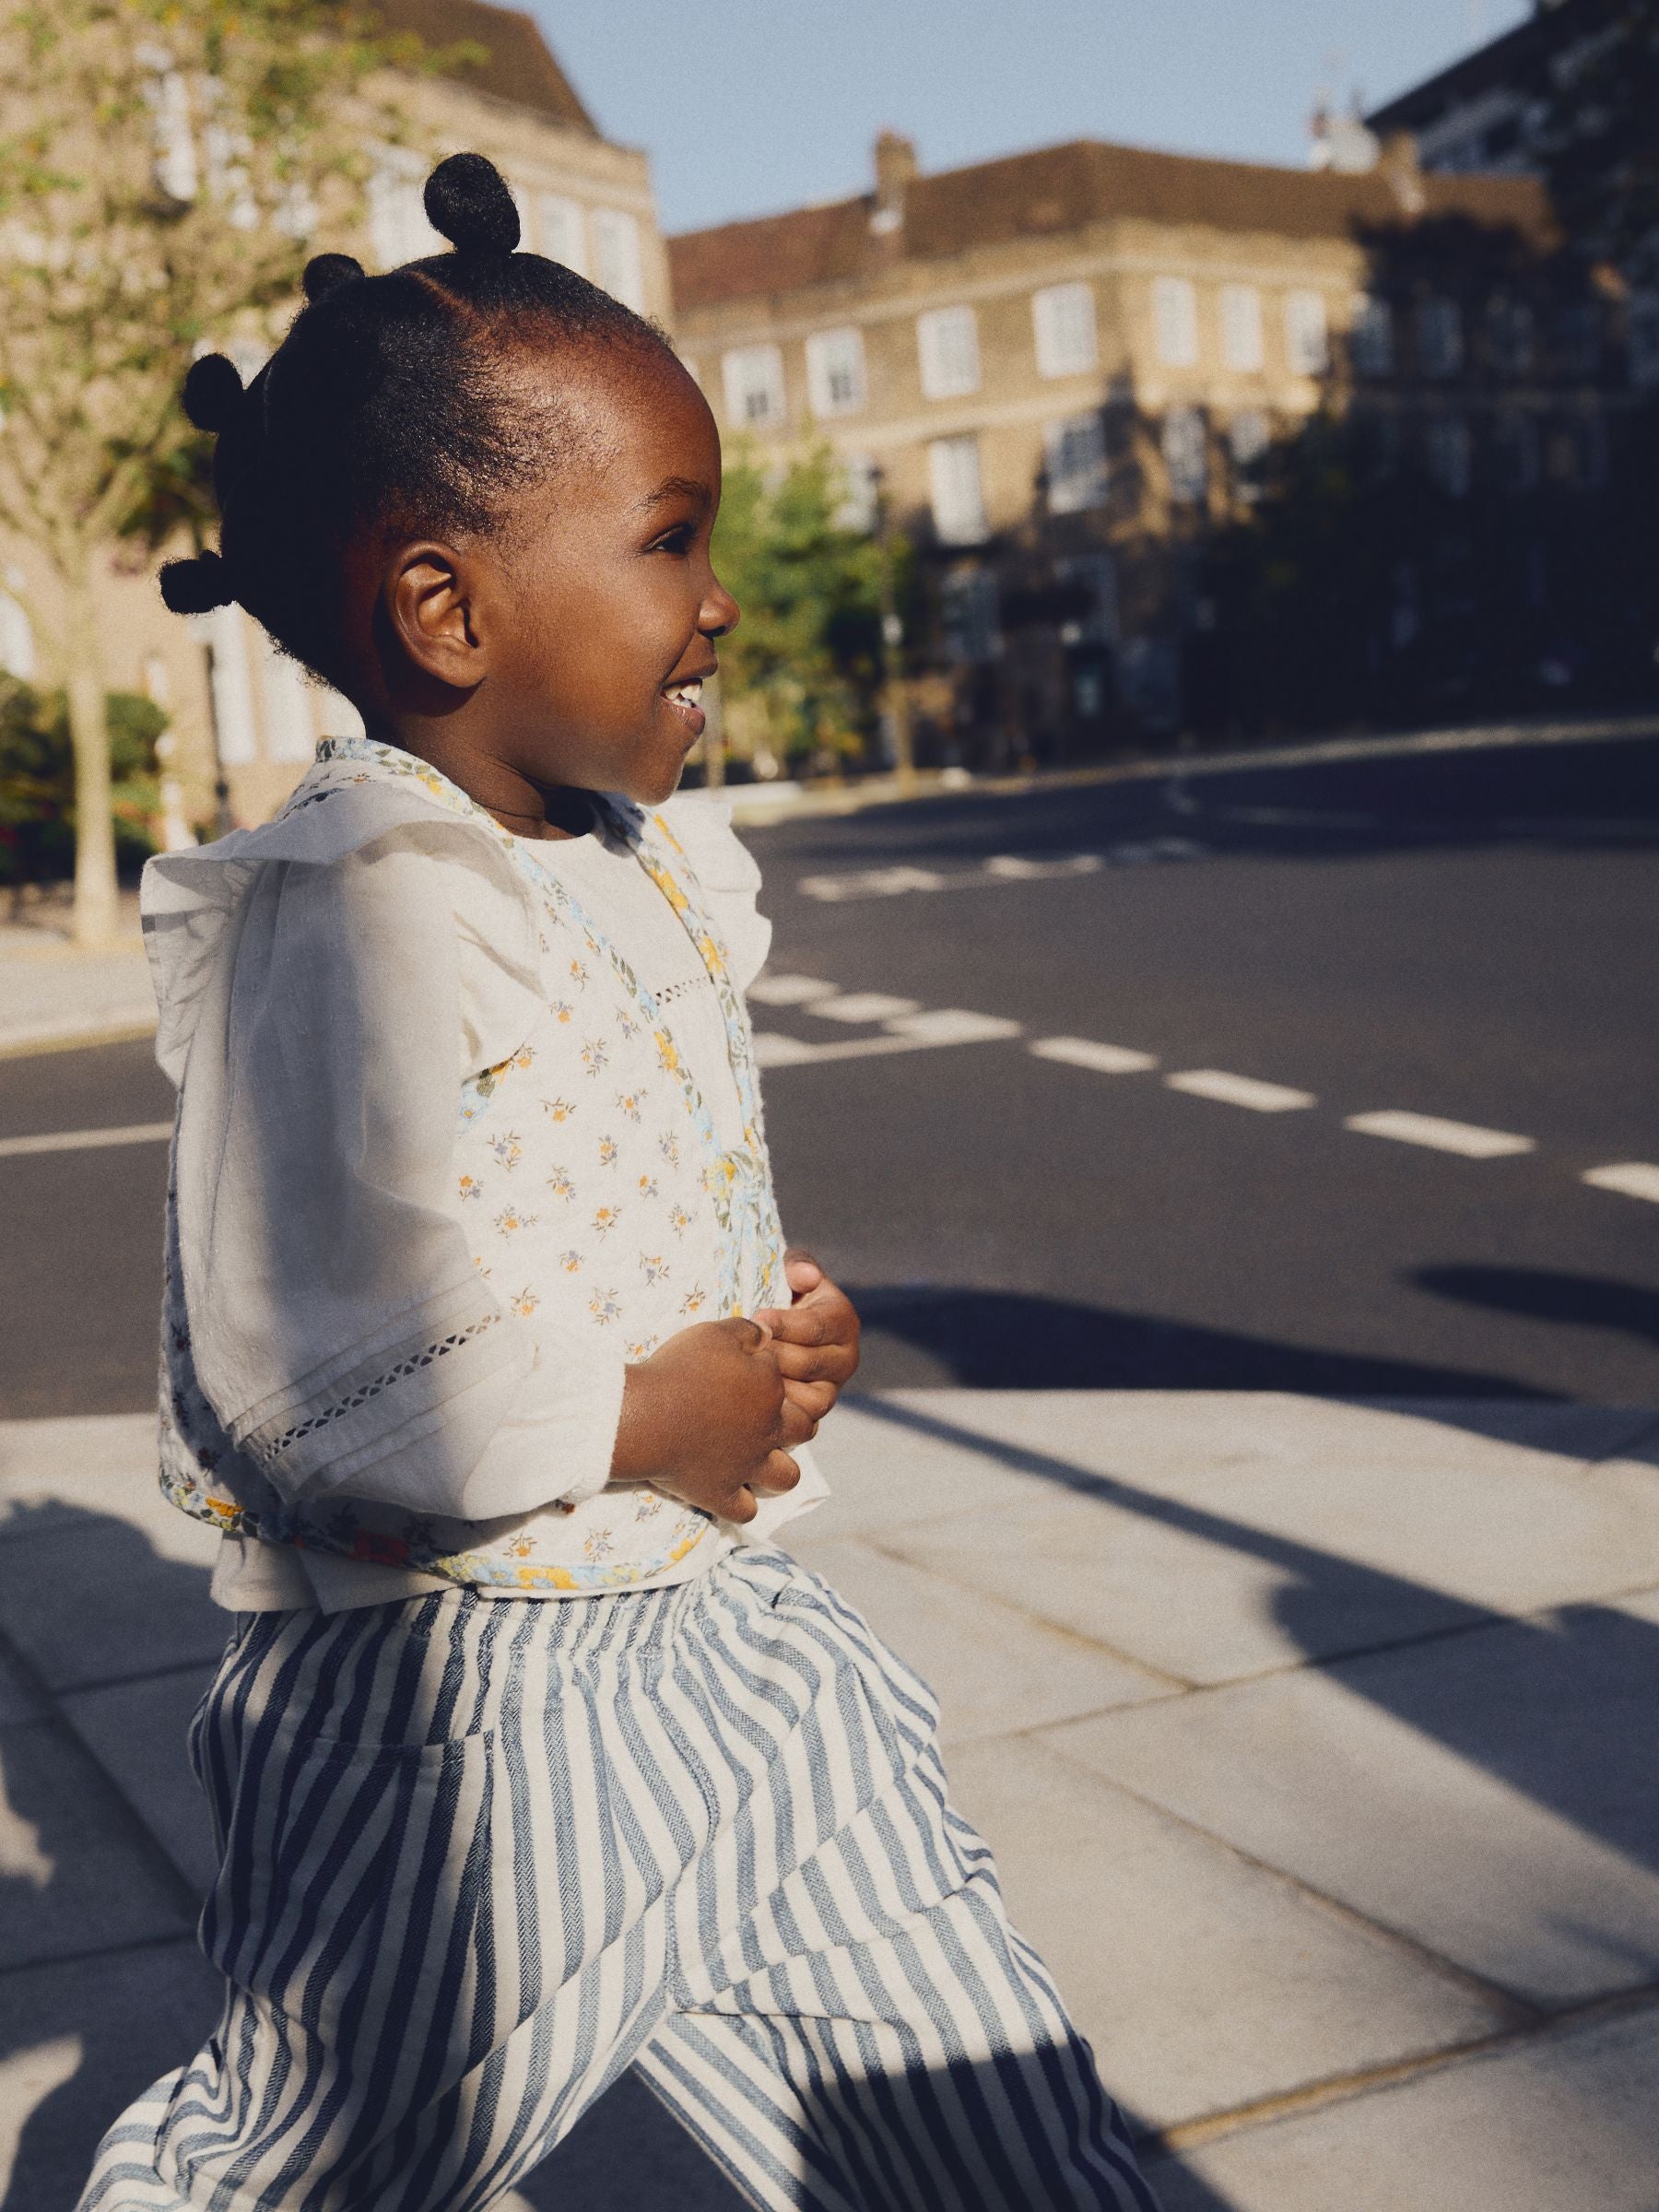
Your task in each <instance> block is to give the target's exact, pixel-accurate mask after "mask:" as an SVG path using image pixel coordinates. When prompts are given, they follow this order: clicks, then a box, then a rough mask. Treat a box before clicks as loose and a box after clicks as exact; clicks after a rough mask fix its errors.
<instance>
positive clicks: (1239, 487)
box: [1227, 407, 1272, 500]
mask: <svg viewBox="0 0 1659 2212" xmlns="http://www.w3.org/2000/svg"><path fill="white" fill-rule="evenodd" d="M1271 442H1272V440H1271V435H1270V432H1269V430H1268V428H1267V418H1266V416H1265V415H1264V414H1263V412H1262V410H1261V409H1260V407H1247V408H1246V409H1245V410H1244V412H1243V414H1241V415H1235V416H1234V417H1233V418H1232V420H1231V422H1230V423H1229V424H1228V426H1227V444H1228V450H1229V452H1230V453H1231V455H1232V465H1233V488H1234V489H1235V490H1236V491H1237V493H1238V495H1239V497H1240V498H1241V500H1253V499H1257V498H1259V497H1260V495H1261V484H1260V482H1259V481H1258V470H1259V465H1260V464H1261V463H1262V462H1263V461H1264V460H1265V458H1266V455H1267V448H1268V446H1269V444H1270V443H1271Z"/></svg>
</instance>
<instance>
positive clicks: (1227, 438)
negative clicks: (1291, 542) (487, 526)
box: [668, 135, 1623, 762]
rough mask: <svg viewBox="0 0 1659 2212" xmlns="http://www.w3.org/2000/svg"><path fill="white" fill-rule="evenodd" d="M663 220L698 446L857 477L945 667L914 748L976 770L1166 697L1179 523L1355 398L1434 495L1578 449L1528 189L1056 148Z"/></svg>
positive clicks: (1249, 491)
mask: <svg viewBox="0 0 1659 2212" xmlns="http://www.w3.org/2000/svg"><path fill="white" fill-rule="evenodd" d="M875 170H876V173H875V178H874V183H873V189H871V190H870V191H868V192H865V193H863V194H859V195H857V196H856V197H853V198H850V199H846V200H841V201H838V202H836V203H833V204H832V205H829V206H816V207H804V208H799V209H795V210H793V211H791V212H789V213H787V214H783V215H779V216H774V217H770V218H762V219H760V220H756V221H747V222H739V223H732V224H726V225H724V226H722V227H721V228H719V229H710V230H702V231H697V232H692V233H689V234H687V235H683V236H679V237H675V238H671V239H670V240H669V241H668V251H669V260H670V266H671V270H672V276H673V285H674V298H675V316H676V330H677V337H678V341H679V344H680V346H681V347H682V350H683V351H684V353H685V354H686V356H687V358H688V360H689V361H690V362H691V363H692V364H693V366H694V368H695V370H696V372H697V373H698V374H699V376H700V380H701V382H702V385H703V388H704V390H705V392H706V393H707V394H708V396H709V399H710V401H711V403H712V406H713V407H714V410H715V412H716V414H717V416H718V418H719V419H720V422H721V425H722V428H723V430H724V432H725V433H726V435H727V436H728V437H740V436H747V437H749V438H751V439H753V440H755V441H758V442H759V444H760V445H761V446H762V447H763V448H764V449H768V450H780V449H782V448H785V447H787V446H789V445H790V444H792V443H794V442H798V441H815V440H822V441H828V443H829V444H830V446H831V447H832V448H833V449H834V450H835V452H836V453H838V454H839V455H840V456H841V460H842V462H843V464H844V466H845V469H846V473H847V479H848V484H849V497H850V500H851V504H852V507H853V509H854V510H856V509H858V508H859V507H861V506H862V507H863V508H864V510H865V512H869V511H870V509H871V506H872V501H873V496H874V488H875V486H876V485H877V482H879V484H880V485H881V486H882V487H883V488H884V491H885V495H886V497H887V499H888V502H889V505H890V511H891V512H892V514H893V516H894V518H895V519H896V521H897V522H898V523H899V524H900V525H901V527H902V528H903V529H904V530H905V532H906V533H907V535H910V536H911V537H912V539H913V541H914V542H915V544H916V545H917V547H918V549H919V551H920V553H921V556H922V559H923V563H924V568H925V570H926V572H927V574H928V576H929V578H930V580H931V584H930V589H931V601H932V608H931V615H930V617H929V620H930V622H931V625H932V634H931V639H930V641H929V643H928V646H927V648H926V649H925V650H924V653H923V654H922V656H921V657H923V658H927V657H932V658H933V659H935V660H936V661H941V662H943V663H944V664H945V665H947V666H949V667H950V668H951V669H953V671H954V674H953V675H952V677H951V679H950V680H951V684H952V693H951V700H950V704H949V707H948V710H947V713H946V716H945V720H946V722H947V724H951V725H953V726H950V727H946V728H943V729H941V730H940V731H939V732H937V733H935V744H936V749H937V750H938V751H939V752H941V753H942V754H943V756H944V757H947V758H948V757H949V756H950V755H951V754H952V752H953V751H954V752H958V753H961V754H970V755H971V756H972V757H973V758H974V759H979V760H982V761H992V762H994V761H995V760H997V759H999V758H1005V757H1006V756H1007V755H1008V754H1009V753H1010V752H1024V751H1028V750H1035V751H1037V752H1039V753H1041V752H1044V751H1048V752H1051V753H1052V752H1061V751H1064V750H1065V749H1066V748H1068V747H1070V746H1072V745H1075V744H1077V743H1080V742H1087V741H1088V739H1089V738H1090V736H1093V737H1094V738H1096V739H1097V740H1098V739H1099V738H1100V736H1102V735H1107V736H1109V735H1111V734H1112V729H1113V728H1114V727H1115V726H1124V727H1125V728H1127V729H1129V730H1131V731H1132V730H1134V729H1135V728H1140V729H1152V730H1157V729H1159V728H1163V729H1169V728H1171V727H1174V726H1177V725H1178V724H1180V723H1181V722H1182V719H1183V705H1182V700H1183V677H1184V676H1185V675H1186V674H1187V673H1188V672H1189V668H1190V664H1191V663H1192V662H1193V661H1194V659H1195V658H1197V659H1201V658H1202V653H1203V634H1204V631H1205V629H1206V623H1207V622H1208V621H1209V620H1210V619H1211V618H1212V616H1211V610H1209V609H1208V608H1207V607H1206V603H1205V599H1204V595H1203V591H1202V588H1201V583H1200V576H1201V566H1202V564H1201V559H1200V556H1201V554H1202V550H1203V547H1204V545H1205V542H1206V535H1208V534H1209V533H1210V532H1212V531H1213V530H1214V528H1215V527H1216V526H1217V525H1218V524H1221V523H1222V522H1224V521H1225V520H1226V519H1227V518H1228V517H1229V516H1230V515H1235V514H1236V513H1237V512H1239V511H1240V508H1241V505H1244V504H1247V503H1248V502H1249V501H1250V500H1251V498H1252V496H1253V491H1254V488H1255V485H1256V480H1257V476H1258V472H1259V468H1260V465H1261V463H1262V459H1263V456H1264V454H1265V452H1266V451H1267V449H1268V448H1269V447H1270V446H1271V445H1272V444H1273V443H1274V441H1277V440H1282V439H1284V438H1286V437H1288V436H1291V435H1293V434H1294V432H1295V431H1296V429H1297V428H1298V426H1299V425H1300V424H1303V423H1305V422H1306V421H1307V420H1308V419H1309V418H1310V417H1312V415H1313V414H1314V413H1315V412H1316V411H1317V410H1319V409H1321V408H1322V407H1328V406H1335V407H1338V408H1346V407H1347V406H1350V405H1363V406H1367V407H1369V408H1371V409H1372V410H1373V411H1374V412H1375V414H1376V415H1377V417H1378V419H1379V424H1380V432H1381V435H1380V440H1379V443H1380V447H1381V449H1382V456H1383V458H1382V465H1385V466H1399V467H1403V468H1415V469H1418V470H1420V471H1421V472H1422V473H1423V474H1424V476H1425V477H1426V478H1427V479H1428V480H1430V481H1431V482H1434V483H1437V484H1438V485H1439V486H1440V487H1441V488H1443V489H1444V490H1446V491H1448V492H1449V493H1450V494H1451V495H1452V496H1453V497H1455V496H1457V494H1458V493H1459V491H1460V489H1466V488H1468V487H1469V486H1470V485H1471V484H1473V483H1475V482H1477V481H1479V480H1481V479H1482V472H1487V471H1495V470H1504V469H1507V470H1509V471H1510V472H1512V475H1513V477H1514V479H1515V481H1516V482H1517V484H1518V485H1524V484H1526V483H1528V482H1531V481H1533V480H1535V478H1536V477H1537V475H1538V473H1539V472H1540V471H1541V470H1543V469H1545V468H1547V467H1550V468H1556V469H1559V470H1560V471H1562V472H1566V473H1567V474H1574V473H1576V475H1577V476H1578V477H1579V478H1581V479H1582V481H1583V484H1584V485H1585V486H1586V487H1593V486H1594V484H1595V483H1596V482H1597V481H1599V480H1600V478H1601V477H1602V476H1603V475H1605V472H1606V466H1607V459H1606V454H1607V444H1606V420H1605V412H1606V405H1607V404H1608V401H1609V397H1610V391H1609V387H1610V385H1611V384H1616V383H1617V382H1618V381H1619V379H1620V378H1621V377H1622V374H1623V371H1622V365H1621V363H1620V361H1619V359H1618V339H1619V334H1618V316H1617V312H1616V311H1615V309H1614V308H1613V306H1612V305H1611V304H1609V303H1607V302H1604V301H1603V300H1600V299H1598V298H1597V297H1594V296H1590V297H1585V298H1579V297H1574V298H1573V299H1572V300H1571V301H1562V300H1559V299H1557V298H1556V297H1555V295H1554V293H1553V292H1552V291H1551V287H1552V286H1553V285H1555V284H1556V282H1557V278H1556V277H1555V276H1554V275H1553V274H1547V272H1548V271H1550V270H1551V268H1552V263H1551V254H1552V248H1553V241H1552V234H1551V229H1550V221H1549V217H1548V213H1547V206H1546V204H1545V200H1544V197H1543V194H1542V190H1541V187H1540V186H1539V184H1538V183H1537V182H1536V181H1535V180H1534V179H1532V178H1530V177H1522V176H1515V177H1511V176H1462V175H1459V176H1444V175H1435V174H1429V173H1425V172H1424V171H1421V169H1420V168H1419V167H1418V164H1417V162H1416V161H1415V159H1413V156H1412V148H1411V144H1410V141H1409V140H1408V139H1395V140H1393V141H1390V142H1388V143H1387V144H1386V145H1385V147H1384V148H1383V151H1382V159H1380V161H1379V162H1378V163H1377V165H1376V166H1375V167H1374V168H1373V169H1372V170H1371V171H1369V172H1368V173H1364V174H1354V173H1343V172H1340V171H1335V170H1326V171H1323V172H1314V171H1304V170H1292V169H1279V168H1270V167H1265V166H1257V165H1253V164H1246V163H1241V162H1235V161H1220V160H1207V159H1194V158H1190V157H1187V156H1183V155H1176V154H1166V153H1156V152H1149V151H1146V150H1142V149H1139V148H1135V147H1121V146H1110V145H1103V144H1100V143H1098V142H1095V141H1088V140H1086V141H1080V142H1077V143H1074V144H1071V145H1065V146H1056V147H1047V148H1044V149H1042V150H1041V151H1039V152H1034V153H1028V154H1019V155H1015V156H1012V157H1010V158H1008V159H1002V160H994V161H986V162H982V163H977V164H975V165H973V166H972V167H971V168H965V169H959V170H955V171H949V172H947V173H942V174H937V175H927V174H924V173H923V172H922V171H920V170H919V169H918V166H917V161H916V158H915V154H914V150H913V148H912V147H911V145H910V144H909V142H908V141H906V140H905V139H903V138H901V137H899V136H897V135H884V136H883V137H882V138H881V139H880V140H879V141H878V143H877V147H876V159H875Z"/></svg>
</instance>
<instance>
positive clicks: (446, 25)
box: [376, 0, 600, 138]
mask: <svg viewBox="0 0 1659 2212" xmlns="http://www.w3.org/2000/svg"><path fill="white" fill-rule="evenodd" d="M376 12H377V13H378V14H379V16H380V18H381V21H382V24H383V25H384V26H385V28H386V29H387V30H389V31H412V32H413V33H414V34H415V36H416V37H417V38H418V39H420V40H422V41H424V42H425V43H426V44H427V45H428V46H431V47H438V48H442V47H445V46H457V45H462V44H465V45H468V46H476V47H477V48H479V49H480V50H481V51H482V53H483V55H484V57H485V58H484V59H483V60H481V61H477V62H463V63H461V64H459V65H456V66H455V67H454V68H453V69H452V70H449V71H446V72H445V74H446V75H448V76H453V78H454V79H455V81H456V82H457V83H458V84H463V85H466V86H468V87H470V88H472V89H473V90H474V91H477V92H483V93H487V94H488V96H489V97H490V98H491V99H493V100H507V101H510V102H511V104H512V106H513V107H515V108H528V109H530V110H531V111H532V112H534V113H535V114H538V115H543V116H545V117H546V118H547V121H548V122H549V123H558V124H563V125H564V127H565V128H566V129H567V130H573V131H580V132H582V135H584V136H585V137H589V138H597V137H598V136H599V135H600V133H599V127H598V125H597V124H595V123H594V119H593V117H592V116H591V115H590V114H589V113H588V112H587V110H586V108H584V107H583V106H582V101H581V100H580V99H579V98H578V96H577V93H576V89H575V87H574V86H573V85H572V84H571V80H570V78H569V77H568V76H566V75H565V73H564V71H563V70H562V69H561V68H560V67H559V63H558V61H557V60H556V59H555V57H554V54H553V51H552V49H551V48H550V47H549V46H548V44H547V40H546V39H545V38H544V37H543V36H542V33H541V29H540V26H539V25H538V24H537V23H536V22H535V19H534V18H532V17H530V16H527V15H524V13H522V12H521V11H520V10H519V9H518V8H515V7H491V6H488V4H487V0H378V7H377V11H376Z"/></svg>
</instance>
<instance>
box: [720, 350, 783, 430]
mask: <svg viewBox="0 0 1659 2212" xmlns="http://www.w3.org/2000/svg"><path fill="white" fill-rule="evenodd" d="M721 370H722V372H723V374H724V379H725V403H726V415H727V418H728V419H729V420H730V421H731V422H732V424H733V425H734V427H735V428H736V429H740V430H743V429H747V430H771V429H781V428H782V423H783V418H784V414H785V408H784V405H783V356H782V354H781V353H780V352H779V351H778V348H777V347H775V346H736V347H733V349H732V351H731V352H730V353H728V354H727V355H726V356H725V358H724V360H723V361H722V362H721Z"/></svg>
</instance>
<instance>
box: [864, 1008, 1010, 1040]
mask: <svg viewBox="0 0 1659 2212" xmlns="http://www.w3.org/2000/svg"><path fill="white" fill-rule="evenodd" d="M882 1027H883V1028H884V1029H887V1030H891V1031H892V1033H893V1035H894V1036H895V1037H910V1038H913V1039H914V1040H915V1041H916V1042H917V1043H918V1044H989V1043H990V1042H991V1041H993V1040H994V1038H998V1037H1018V1035H1019V1033H1020V1027H1021V1025H1020V1024H1019V1023H1018V1022H1017V1021H1009V1020H1008V1019H1007V1018H1006V1017H1005V1016H1003V1015H1001V1014H970V1013H968V1012H967V1011H966V1010H965V1009H964V1008H963V1007H961V1006H939V1007H936V1008H935V1010H934V1011H933V1012H932V1013H929V1014H906V1015H903V1016H901V1017H900V1018H899V1019H898V1020H896V1021H888V1022H884V1023H883V1024H882Z"/></svg>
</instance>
